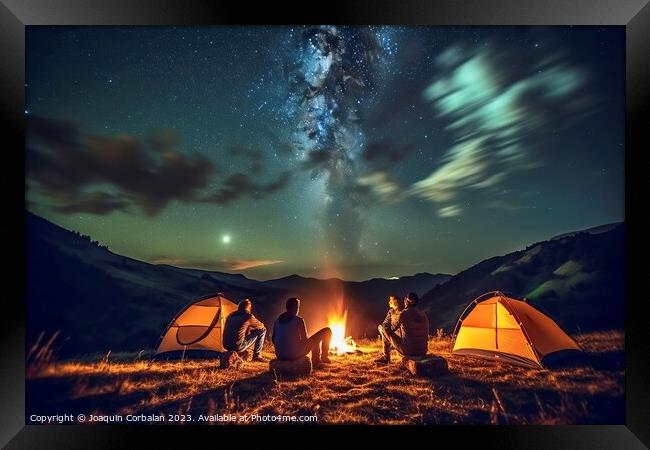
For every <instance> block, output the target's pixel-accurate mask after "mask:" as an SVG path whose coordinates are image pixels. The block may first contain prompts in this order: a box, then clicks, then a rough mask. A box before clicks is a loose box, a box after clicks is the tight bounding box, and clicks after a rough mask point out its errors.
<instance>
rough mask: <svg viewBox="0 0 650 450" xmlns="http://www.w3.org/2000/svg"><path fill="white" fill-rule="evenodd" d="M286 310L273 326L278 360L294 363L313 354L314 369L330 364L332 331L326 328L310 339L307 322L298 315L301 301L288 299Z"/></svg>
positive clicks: (293, 298)
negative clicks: (323, 364)
mask: <svg viewBox="0 0 650 450" xmlns="http://www.w3.org/2000/svg"><path fill="white" fill-rule="evenodd" d="M286 308H287V311H286V312H283V313H282V314H280V317H278V319H277V320H276V321H275V324H274V325H273V337H272V340H273V345H274V346H275V354H276V356H277V357H278V359H280V360H285V361H293V360H295V359H298V358H300V357H302V356H306V355H307V354H308V353H309V352H311V364H312V367H314V368H316V369H317V368H318V367H320V366H321V363H326V364H327V363H330V362H331V361H330V359H329V356H328V353H329V351H330V341H331V340H332V330H330V329H329V328H328V327H326V328H323V329H321V330H320V331H318V332H317V333H316V334H314V335H313V336H311V337H309V338H308V337H307V326H306V325H305V320H304V319H303V318H302V317H300V316H299V315H298V311H299V309H300V300H298V299H297V298H295V297H292V298H290V299H288V300H287V303H286Z"/></svg>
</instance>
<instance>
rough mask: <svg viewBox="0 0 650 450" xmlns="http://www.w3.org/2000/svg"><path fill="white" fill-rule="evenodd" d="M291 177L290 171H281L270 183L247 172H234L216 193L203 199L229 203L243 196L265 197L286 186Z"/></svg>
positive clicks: (220, 203) (223, 203) (224, 203)
mask: <svg viewBox="0 0 650 450" xmlns="http://www.w3.org/2000/svg"><path fill="white" fill-rule="evenodd" d="M290 179H291V173H290V172H283V173H281V174H280V175H279V176H278V177H277V178H276V179H275V180H273V181H270V182H268V183H256V182H255V181H253V180H252V179H251V178H250V177H249V176H248V175H247V174H245V173H241V172H240V173H234V174H232V175H230V176H229V177H228V178H226V180H225V181H224V182H223V185H222V186H221V188H219V189H218V190H217V192H216V193H214V194H212V195H209V196H207V197H204V199H203V201H205V202H208V203H217V204H219V205H228V204H230V203H232V202H234V201H236V200H239V199H241V198H243V197H252V198H256V199H259V198H263V197H265V196H267V195H269V194H272V193H274V192H277V191H279V190H280V189H282V188H284V187H285V186H286V185H287V184H288V183H289V180H290Z"/></svg>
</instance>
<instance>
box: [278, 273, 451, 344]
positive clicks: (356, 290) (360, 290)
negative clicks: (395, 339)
mask: <svg viewBox="0 0 650 450" xmlns="http://www.w3.org/2000/svg"><path fill="white" fill-rule="evenodd" d="M450 278H451V275H447V274H430V273H418V274H415V275H411V276H404V277H401V278H397V279H385V278H373V279H371V280H367V281H342V280H339V279H337V278H332V279H329V280H319V279H316V278H303V277H300V276H298V275H291V276H289V277H285V278H280V279H277V280H270V281H266V282H265V284H266V285H268V286H271V287H273V288H278V289H282V290H284V291H286V292H287V293H289V294H290V295H291V296H295V297H299V298H301V300H302V303H301V305H302V306H301V314H304V316H305V318H306V319H307V323H308V324H310V323H313V324H314V325H313V328H314V330H313V331H315V328H316V327H319V326H321V325H322V326H324V325H325V323H322V324H319V323H320V322H319V319H320V317H322V310H323V309H326V310H327V309H329V307H331V304H332V302H331V299H337V298H342V299H345V305H346V307H347V310H348V334H351V335H353V336H362V335H367V336H374V335H375V334H376V333H377V325H378V324H379V323H381V321H382V320H383V319H384V317H385V315H386V311H387V309H388V306H387V303H388V296H389V295H390V294H395V295H398V296H400V297H403V296H405V295H406V294H408V293H409V292H416V293H417V294H418V295H423V294H424V293H426V292H428V291H429V290H430V289H432V288H433V287H434V286H438V285H440V284H442V283H444V282H446V281H447V280H449V279H450Z"/></svg>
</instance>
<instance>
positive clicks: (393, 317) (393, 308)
mask: <svg viewBox="0 0 650 450" xmlns="http://www.w3.org/2000/svg"><path fill="white" fill-rule="evenodd" d="M403 310H404V301H403V300H402V299H401V298H399V297H397V296H396V295H391V296H389V297H388V313H386V318H385V319H384V321H383V322H382V323H381V325H379V326H378V327H377V329H378V330H379V335H380V336H381V340H382V344H383V354H382V356H381V357H379V359H378V360H377V362H378V363H384V364H388V363H389V362H390V349H391V345H392V344H391V341H390V339H389V337H388V336H387V334H386V332H385V331H384V330H390V331H393V332H395V334H396V335H397V336H399V337H402V336H401V330H400V329H399V328H400V326H399V317H400V315H401V314H402V311H403Z"/></svg>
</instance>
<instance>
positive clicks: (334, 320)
mask: <svg viewBox="0 0 650 450" xmlns="http://www.w3.org/2000/svg"><path fill="white" fill-rule="evenodd" d="M347 316H348V312H347V310H346V311H344V312H343V314H330V315H329V316H328V320H329V327H330V329H331V330H332V341H331V343H330V353H334V354H336V355H342V354H344V353H354V352H355V351H356V349H357V344H356V343H355V342H354V341H353V340H352V336H348V337H346V336H345V326H346V322H347Z"/></svg>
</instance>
